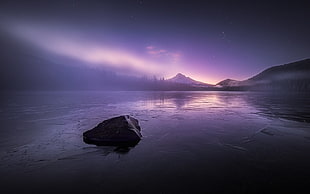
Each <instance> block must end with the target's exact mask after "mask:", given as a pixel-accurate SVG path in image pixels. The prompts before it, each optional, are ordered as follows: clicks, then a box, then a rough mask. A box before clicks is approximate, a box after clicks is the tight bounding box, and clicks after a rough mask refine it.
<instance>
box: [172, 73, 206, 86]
mask: <svg viewBox="0 0 310 194" xmlns="http://www.w3.org/2000/svg"><path fill="white" fill-rule="evenodd" d="M168 81H171V82H175V83H181V84H189V85H203V86H209V84H206V83H203V82H199V81H196V80H194V79H192V78H190V77H187V76H186V75H184V74H182V73H178V74H176V75H175V76H174V77H172V78H170V79H168Z"/></svg>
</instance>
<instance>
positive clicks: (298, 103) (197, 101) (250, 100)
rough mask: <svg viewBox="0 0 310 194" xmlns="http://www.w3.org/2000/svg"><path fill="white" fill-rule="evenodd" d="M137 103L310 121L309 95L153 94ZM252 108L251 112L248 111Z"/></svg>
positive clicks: (152, 107)
mask: <svg viewBox="0 0 310 194" xmlns="http://www.w3.org/2000/svg"><path fill="white" fill-rule="evenodd" d="M136 103H137V104H139V103H140V105H141V106H140V107H141V108H142V109H149V110H153V109H164V110H166V111H169V110H171V111H174V110H190V111H199V110H200V111H202V110H208V109H215V108H219V109H220V108H222V109H234V108H238V110H239V111H246V112H251V111H254V112H255V114H257V115H259V116H263V117H268V118H282V119H287V120H294V121H299V122H308V123H309V122H310V97H309V94H300V93H298V94H287V93H285V94H273V93H262V92H155V93H151V94H150V96H148V98H146V99H143V100H141V101H139V102H136ZM251 109H254V110H251Z"/></svg>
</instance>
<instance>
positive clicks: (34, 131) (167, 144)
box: [0, 92, 310, 193]
mask: <svg viewBox="0 0 310 194" xmlns="http://www.w3.org/2000/svg"><path fill="white" fill-rule="evenodd" d="M0 98H1V101H0V103H1V104H0V121H1V122H0V123H1V126H0V175H1V176H0V193H207V192H209V193H219V192H227V193H276V192H278V191H286V192H291V193H301V192H305V193H309V192H310V189H309V188H310V187H309V185H310V100H309V99H310V98H309V95H306V94H277V95H275V94H266V93H254V92H23V93H1V97H0ZM123 114H129V115H131V116H133V117H135V118H137V119H138V120H139V122H140V126H141V127H142V135H143V139H142V140H141V141H140V142H139V144H138V145H136V146H135V147H133V148H117V147H97V146H92V145H87V144H85V143H84V142H83V138H82V133H83V132H85V131H86V130H89V129H91V128H93V127H94V126H96V125H97V124H98V123H100V122H101V121H103V120H105V119H107V118H110V117H114V116H118V115H123Z"/></svg>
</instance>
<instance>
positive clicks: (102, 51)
mask: <svg viewBox="0 0 310 194" xmlns="http://www.w3.org/2000/svg"><path fill="white" fill-rule="evenodd" d="M7 26H8V27H9V31H10V32H11V33H12V34H14V35H15V36H18V37H19V38H21V39H23V40H25V41H27V42H29V43H31V44H33V45H35V46H37V47H40V48H41V49H44V50H47V51H49V52H52V53H55V54H57V55H60V56H65V57H70V58H73V59H76V60H79V61H82V62H84V63H86V64H88V65H89V66H91V67H98V66H99V67H100V66H103V67H111V68H115V69H117V70H120V71H121V70H124V72H126V71H128V70H130V71H131V72H136V73H139V74H140V75H143V74H147V75H156V76H165V77H167V76H172V75H174V74H175V73H176V72H178V70H180V69H182V67H181V65H180V63H178V61H179V58H180V54H179V53H173V52H169V51H167V50H164V49H158V48H156V47H154V46H147V47H146V48H145V49H146V50H147V54H145V53H142V54H140V55H138V54H135V53H133V52H130V51H128V50H129V49H127V50H126V49H120V48H116V47H113V45H112V46H111V45H106V44H105V43H93V42H94V41H89V40H86V39H85V38H84V39H81V38H78V37H74V36H72V35H70V34H68V33H66V32H59V31H54V30H51V29H49V28H43V27H37V26H33V25H29V26H28V25H20V24H18V25H17V24H13V25H12V24H11V25H7Z"/></svg>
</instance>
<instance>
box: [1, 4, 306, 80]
mask: <svg viewBox="0 0 310 194" xmlns="http://www.w3.org/2000/svg"><path fill="white" fill-rule="evenodd" d="M309 8H310V7H309V6H308V5H306V4H302V3H301V2H292V3H290V4H288V3H281V4H279V3H277V2H276V1H275V2H271V1H268V2H266V3H264V2H262V1H259V3H255V2H252V1H251V2H246V1H245V2H238V3H237V2H234V3H231V2H230V1H227V2H225V1H221V2H219V1H204V3H200V2H199V1H197V2H196V1H175V2H173V1H147V0H138V1H136V0H132V1H78V0H65V1H50V2H47V1H46V2H45V1H27V2H25V1H20V2H18V1H8V2H5V1H1V3H0V16H1V19H0V30H1V33H2V34H6V35H8V36H10V37H11V38H13V39H15V40H16V42H15V44H16V47H18V44H19V43H21V44H26V45H28V46H29V48H35V49H34V52H33V53H31V54H32V55H37V56H39V57H43V58H46V59H48V60H53V61H57V62H59V63H65V62H66V61H70V60H66V59H73V60H74V61H75V63H80V64H82V65H86V66H89V68H108V69H113V71H116V72H118V73H121V74H130V75H132V74H134V75H138V76H143V75H147V76H152V75H156V76H158V77H165V78H169V77H172V76H174V75H175V74H177V73H178V72H181V73H183V74H185V75H187V76H190V77H192V78H194V79H197V80H200V81H204V82H207V83H217V82H219V81H221V80H223V79H226V78H232V79H238V80H242V79H246V78H248V77H251V76H253V75H254V74H256V73H258V72H260V71H262V70H263V69H265V68H267V67H270V66H272V65H278V64H284V63H288V62H292V61H297V60H301V59H304V58H309V57H310V44H309V42H310V36H309V34H310V14H309ZM2 37H3V36H2ZM1 49H5V48H1ZM38 50H41V51H42V52H37V51H38ZM30 52H31V51H30ZM42 53H44V54H42ZM12 57H13V55H12ZM71 65H75V64H71Z"/></svg>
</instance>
